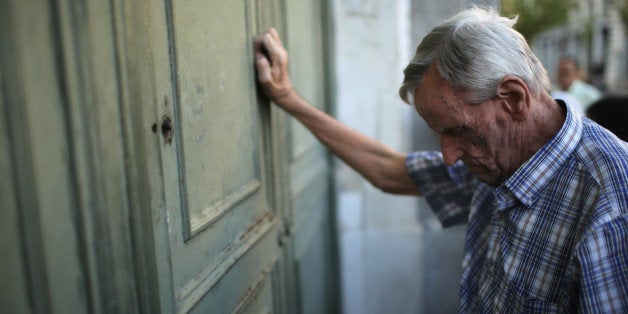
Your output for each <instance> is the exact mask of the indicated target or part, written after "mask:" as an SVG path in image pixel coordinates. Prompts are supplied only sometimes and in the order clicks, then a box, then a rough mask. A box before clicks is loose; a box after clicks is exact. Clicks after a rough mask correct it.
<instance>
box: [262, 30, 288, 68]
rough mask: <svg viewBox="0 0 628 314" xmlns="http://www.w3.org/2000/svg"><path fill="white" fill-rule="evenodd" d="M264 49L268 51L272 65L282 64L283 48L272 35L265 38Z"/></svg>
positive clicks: (267, 34)
mask: <svg viewBox="0 0 628 314" xmlns="http://www.w3.org/2000/svg"><path fill="white" fill-rule="evenodd" d="M264 48H266V50H267V51H268V54H269V57H270V61H271V63H275V62H280V63H282V60H281V57H282V55H283V53H284V52H283V51H284V50H283V47H281V46H280V45H279V44H278V43H277V42H276V41H275V39H274V38H273V36H272V35H271V34H270V33H266V35H265V36H264Z"/></svg>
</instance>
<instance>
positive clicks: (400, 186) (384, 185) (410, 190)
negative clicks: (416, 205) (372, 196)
mask: <svg viewBox="0 0 628 314" xmlns="http://www.w3.org/2000/svg"><path fill="white" fill-rule="evenodd" d="M404 179H405V178H403V179H400V178H397V179H394V178H381V177H379V178H368V181H369V182H370V183H371V185H373V186H374V187H375V188H377V189H379V190H380V191H382V192H384V193H388V194H394V195H413V196H421V195H422V194H421V192H420V191H419V190H418V189H417V187H416V185H414V183H413V182H412V181H411V180H410V178H407V179H405V180H404Z"/></svg>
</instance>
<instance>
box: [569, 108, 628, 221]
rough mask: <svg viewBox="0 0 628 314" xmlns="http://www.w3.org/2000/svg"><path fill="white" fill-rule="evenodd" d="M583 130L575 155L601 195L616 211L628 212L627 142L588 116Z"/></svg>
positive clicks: (584, 121) (618, 212) (584, 120)
mask: <svg viewBox="0 0 628 314" xmlns="http://www.w3.org/2000/svg"><path fill="white" fill-rule="evenodd" d="M583 124H584V127H583V130H582V138H581V141H580V145H579V146H578V149H577V150H576V157H577V159H578V161H579V162H580V163H581V166H582V171H584V172H586V174H587V175H588V176H590V178H591V179H592V180H594V181H595V183H596V185H597V186H598V188H599V191H600V194H601V195H600V197H601V198H603V199H606V201H607V202H608V203H609V204H608V205H609V206H610V208H612V211H615V212H616V213H615V214H621V213H626V211H628V143H626V142H624V141H622V140H620V139H619V138H617V137H616V136H615V135H614V134H612V133H611V132H609V131H608V130H606V129H604V128H602V127H600V126H599V125H597V124H596V123H594V122H592V121H591V120H589V119H583Z"/></svg>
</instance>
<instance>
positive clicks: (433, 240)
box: [331, 0, 495, 313]
mask: <svg viewBox="0 0 628 314" xmlns="http://www.w3.org/2000/svg"><path fill="white" fill-rule="evenodd" d="M331 2H332V11H333V12H334V16H333V18H334V27H335V31H336V32H335V34H334V37H335V42H334V46H335V55H334V58H335V64H336V71H335V76H336V80H337V82H336V112H335V114H336V116H337V117H338V119H340V120H341V121H343V122H344V123H346V124H348V125H349V126H351V127H353V128H355V129H357V130H359V131H361V132H363V133H365V134H367V135H368V136H370V137H373V138H375V139H377V140H379V141H382V142H384V143H386V144H388V145H390V146H392V147H393V148H395V149H397V150H400V151H404V152H405V151H412V150H419V149H420V150H438V149H439V145H438V141H437V138H436V136H435V135H434V134H433V133H432V131H430V130H429V129H428V128H427V126H426V125H425V123H424V122H423V120H421V119H420V118H419V117H418V115H417V114H416V112H415V111H414V109H413V108H411V107H410V106H408V105H406V104H404V103H403V102H402V101H401V100H400V99H399V96H398V93H397V89H398V88H399V86H400V84H401V81H402V79H403V73H402V71H403V68H405V66H406V65H407V62H408V61H409V60H410V59H411V57H412V55H413V53H414V49H415V48H416V45H417V44H418V43H419V41H420V39H421V38H422V37H423V36H424V35H425V34H427V32H429V30H431V29H432V28H433V27H434V26H436V25H437V24H438V23H440V22H442V21H443V20H444V19H445V18H447V17H449V16H451V15H452V14H454V13H455V12H458V11H459V10H462V9H464V8H465V7H468V6H469V5H470V2H469V1H453V0H448V1H433V0H423V1H418V0H394V1H392V0H340V1H331ZM493 2H495V1H482V2H481V3H480V4H482V5H486V4H491V3H493ZM335 171H336V180H337V193H336V195H337V204H338V214H339V217H338V223H339V228H340V229H339V235H340V246H341V247H340V250H341V263H342V265H341V273H342V274H343V278H342V282H343V298H344V306H343V309H344V311H345V313H435V312H438V313H446V312H457V309H458V286H459V280H460V265H461V258H462V246H463V239H464V230H465V227H464V226H461V227H456V228H453V229H447V230H444V229H442V227H441V226H440V224H439V222H438V221H436V218H435V217H434V216H433V214H432V213H431V211H430V209H429V208H428V206H427V204H426V203H425V202H424V201H423V200H422V199H420V198H415V197H398V196H391V195H386V194H384V193H382V192H380V191H378V190H376V189H374V188H373V187H372V186H371V185H370V184H369V183H368V182H366V181H365V180H364V179H362V178H361V177H360V176H359V175H358V174H357V173H355V172H354V171H353V170H351V169H350V168H348V167H347V166H346V165H344V164H343V163H342V162H337V163H336V170H335Z"/></svg>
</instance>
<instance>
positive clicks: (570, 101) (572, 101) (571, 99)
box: [551, 90, 584, 116]
mask: <svg viewBox="0 0 628 314" xmlns="http://www.w3.org/2000/svg"><path fill="white" fill-rule="evenodd" d="M551 94H552V98H554V99H562V100H564V101H565V103H567V105H568V106H571V107H573V108H574V109H575V110H576V111H577V112H578V113H579V114H580V115H582V116H584V106H582V104H581V103H580V100H578V98H576V97H575V96H574V95H572V94H570V93H568V92H566V91H564V90H553V91H552V93H551Z"/></svg>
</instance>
